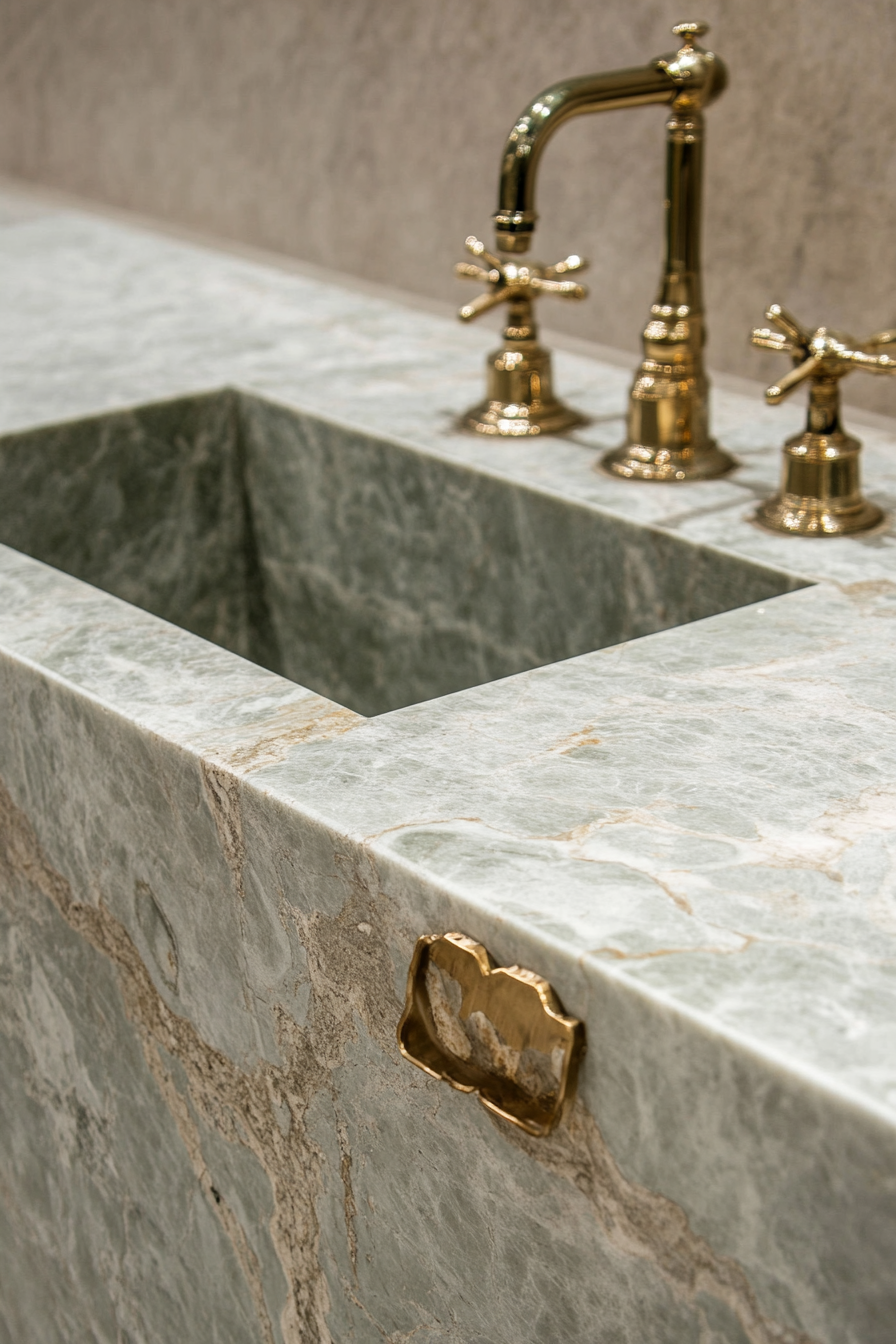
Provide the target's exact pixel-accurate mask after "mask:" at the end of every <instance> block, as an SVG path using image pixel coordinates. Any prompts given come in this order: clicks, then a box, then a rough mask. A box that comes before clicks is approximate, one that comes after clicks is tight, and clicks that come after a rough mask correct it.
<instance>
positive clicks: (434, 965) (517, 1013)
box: [398, 933, 585, 1135]
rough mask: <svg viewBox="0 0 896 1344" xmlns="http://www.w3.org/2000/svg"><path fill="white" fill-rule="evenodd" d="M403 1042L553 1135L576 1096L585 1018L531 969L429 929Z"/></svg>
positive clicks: (414, 1057)
mask: <svg viewBox="0 0 896 1344" xmlns="http://www.w3.org/2000/svg"><path fill="white" fill-rule="evenodd" d="M398 1044H399V1048H400V1049H401V1053H402V1054H403V1055H404V1057H405V1059H409V1060H410V1061H411V1063H412V1064H416V1065H417V1067H418V1068H419V1069H423V1071H424V1073H428V1074H429V1075H430V1077H432V1078H441V1079H444V1080H445V1082H446V1083H450V1084H451V1086H452V1087H455V1088H457V1090H458V1091H459V1092H478V1094H479V1100H480V1101H481V1102H482V1104H483V1106H485V1107H487V1109H488V1110H490V1111H493V1112H494V1113H495V1115H500V1116H501V1118H502V1119H504V1120H509V1121H510V1123H511V1124H512V1125H518V1126H519V1128H520V1129H524V1130H526V1131H527V1133H529V1134H536V1135H545V1134H549V1133H550V1131H551V1130H552V1129H553V1128H554V1126H555V1125H556V1124H557V1122H558V1121H559V1120H560V1119H561V1117H562V1116H563V1114H564V1112H565V1111H566V1109H567V1108H568V1106H569V1105H570V1103H571V1102H572V1100H573V1098H574V1096H575V1090H576V1076H577V1073H578V1067H579V1062H580V1060H581V1058H582V1055H583V1053H584V1050H585V1027H584V1024H583V1023H582V1022H580V1021H579V1020H578V1018H575V1017H567V1016H566V1014H565V1013H564V1012H563V1009H562V1007H561V1005H560V1002H559V1000H558V999H557V996H556V994H555V993H554V991H553V990H552V989H551V987H550V985H549V984H548V983H547V981H546V980H542V978H541V977H540V976H538V975H535V973H534V972H533V971H526V970H523V969H522V967H520V966H496V965H495V963H494V962H493V960H492V958H491V957H490V956H489V954H488V952H487V951H486V949H485V948H484V947H483V946H482V944H481V943H476V942H474V941H473V939H472V938H467V937H466V936H465V935H464V934H462V933H445V934H437V933H427V934H424V935H423V937H422V938H418V940H417V946H416V947H415V948H414V955H413V958H412V959H411V965H410V969H409V971H408V989H407V999H406V1001H405V1008H404V1013H403V1014H402V1018H401V1021H400V1022H399V1024H398Z"/></svg>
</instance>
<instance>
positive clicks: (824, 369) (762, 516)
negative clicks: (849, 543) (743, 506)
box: [751, 303, 896, 537]
mask: <svg viewBox="0 0 896 1344" xmlns="http://www.w3.org/2000/svg"><path fill="white" fill-rule="evenodd" d="M765 316H766V320H767V321H769V322H774V324H775V326H776V327H778V331H769V329H768V328H767V327H759V328H757V329H756V330H755V331H754V332H753V333H752V336H751V340H752V342H753V344H754V345H758V346H761V347H762V348H763V349H765V350H776V351H781V352H786V353H787V354H789V355H790V356H791V358H792V359H793V364H794V367H793V368H792V369H791V370H790V372H789V373H785V375H784V377H783V378H782V379H781V380H780V381H779V382H777V383H775V385H774V386H773V387H770V388H768V389H767V391H766V394H765V399H766V401H767V402H768V403H769V405H770V406H776V405H777V404H778V403H779V402H781V401H783V400H784V398H785V397H786V396H789V395H790V393H791V392H792V391H793V390H794V388H795V387H798V386H799V384H800V383H802V382H803V381H805V380H806V379H808V380H809V414H808V418H807V420H806V428H805V429H804V430H803V432H802V434H795V435H794V436H793V438H791V439H787V441H786V442H785V444H784V449H783V452H784V479H783V481H782V484H781V489H780V491H779V492H778V494H777V495H773V496H772V497H771V498H770V499H767V500H766V501H765V502H764V503H763V504H761V505H760V506H759V508H758V509H757V511H756V520H757V522H760V523H762V525H763V527H768V528H771V529H772V531H774V532H790V533H793V534H795V535H797V536H805V537H825V536H827V537H831V536H843V535H844V534H846V533H848V532H866V531H867V530H868V528H870V527H876V526H877V524H878V523H879V522H881V521H882V519H883V516H884V515H883V512H882V511H881V510H880V509H879V508H878V507H877V505H876V504H872V503H871V502H870V500H867V499H865V498H864V497H863V495H862V491H861V488H860V481H859V452H860V451H861V447H862V445H861V443H860V442H859V440H858V439H855V438H853V436H852V435H851V434H846V433H845V432H844V430H843V427H842V425H841V424H840V379H841V378H845V377H846V375H847V374H848V373H852V371H853V369H864V370H865V371H866V372H867V373H896V358H894V357H893V356H892V355H888V354H887V353H886V351H885V350H882V347H883V346H887V345H890V346H892V345H893V344H894V343H896V331H881V332H878V334H877V335H876V336H870V337H869V338H868V339H867V340H865V341H854V340H853V339H852V337H851V336H845V335H843V333H842V332H836V331H831V330H830V329H829V328H828V327H818V328H817V330H816V331H814V332H810V331H808V330H806V328H805V327H802V326H800V324H799V322H797V320H796V318H795V317H792V316H791V314H790V313H788V312H787V310H786V308H782V307H781V305H780V304H779V303H773V304H771V306H770V307H769V308H767V309H766V313H765Z"/></svg>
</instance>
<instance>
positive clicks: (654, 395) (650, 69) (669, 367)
mask: <svg viewBox="0 0 896 1344" xmlns="http://www.w3.org/2000/svg"><path fill="white" fill-rule="evenodd" d="M705 31H706V28H705V25H703V24H699V23H681V24H678V25H676V27H675V28H674V29H673V32H674V33H675V34H676V35H677V36H679V37H680V38H681V39H682V46H681V48H680V50H678V51H677V52H674V53H672V54H671V55H669V56H665V57H660V58H658V59H657V60H655V61H652V62H650V64H648V65H645V66H643V67H637V68H635V69H632V70H614V71H610V72H607V73H603V74H597V75H586V76H584V77H582V78H579V79H569V80H563V81H561V82H560V83H558V84H553V85H552V86H551V87H550V88H549V89H545V91H544V92H543V93H541V94H539V96H538V97H537V98H536V99H535V100H534V101H533V102H532V103H531V104H530V105H529V106H528V107H527V108H526V110H525V111H524V112H523V114H522V115H521V116H520V117H519V118H518V119H517V121H516V122H515V124H514V127H513V130H512V131H511V133H510V136H509V138H508V140H507V145H506V147H505V150H504V155H503V158H502V161H501V176H500V185H499V194H498V211H497V213H496V215H495V217H494V222H495V241H496V245H497V249H498V251H499V252H503V253H523V252H527V251H528V250H529V245H530V242H531V239H532V234H533V231H534V229H535V223H536V220H537V217H538V216H537V214H536V211H535V186H536V179H537V173H538V165H539V162H540V160H541V155H542V152H543V151H544V148H545V145H546V144H547V142H548V140H549V139H550V138H551V136H552V135H553V134H554V133H555V131H557V130H558V129H559V127H560V126H562V125H563V123H564V122H566V121H568V120H569V119H570V118H571V117H575V116H581V115H584V114H586V113H591V112H609V111H613V110H615V109H619V108H626V107H643V106H645V105H648V104H651V103H656V104H658V105H663V106H667V107H669V108H670V115H669V118H668V120H667V122H666V130H667V154H666V202H665V206H666V239H665V243H666V246H665V262H664V266H663V274H662V279H661V282H660V288H659V293H658V294H657V298H656V302H655V303H654V305H653V307H652V308H651V312H650V320H649V321H648V323H647V326H646V327H645V329H644V333H643V344H644V358H643V360H642V362H641V366H640V368H639V369H638V371H637V373H636V375H635V381H634V384H633V386H632V390H631V395H630V400H629V413H628V425H627V431H628V432H627V438H626V442H625V443H624V444H623V445H622V447H621V448H618V449H615V450H614V451H613V452H612V453H609V454H607V456H606V457H605V458H604V461H603V465H604V466H605V467H606V468H607V469H609V470H610V471H612V472H614V473H615V474H617V475H620V476H624V477H634V478H640V479H642V480H666V481H669V480H687V479H691V480H693V479H699V478H705V477H708V476H717V475H720V474H721V473H722V472H725V471H727V470H729V468H730V467H731V466H732V465H733V462H732V459H731V458H730V457H728V455H727V454H726V453H724V452H722V450H721V449H720V448H719V447H718V446H717V445H716V444H715V443H714V441H713V440H712V439H711V438H710V434H709V422H708V405H707V402H708V384H707V379H706V374H705V371H704V368H703V345H704V343H705V340H706V333H705V325H704V313H703V295H702V285H701V274H700V218H701V198H702V185H703V135H704V127H703V109H704V107H706V106H707V105H708V104H709V103H711V102H712V101H713V100H714V99H715V98H717V97H718V96H719V94H720V93H722V91H723V90H724V88H725V86H726V83H727V72H726V70H725V67H724V65H723V64H722V62H721V61H720V60H719V59H718V57H716V56H714V55H713V53H712V52H709V51H705V50H703V49H702V48H701V47H699V46H698V45H697V38H699V37H700V36H702V34H703V33H704V32H705Z"/></svg>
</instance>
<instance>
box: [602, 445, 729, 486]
mask: <svg viewBox="0 0 896 1344" xmlns="http://www.w3.org/2000/svg"><path fill="white" fill-rule="evenodd" d="M599 466H601V467H603V469H604V471H608V472H609V473H610V475H612V476H621V477H622V478H623V479H624V480H627V481H675V482H678V481H708V480H712V478H713V477H715V476H724V475H725V473H726V472H728V471H731V469H732V467H736V466H737V462H736V461H735V460H734V458H733V457H729V455H728V454H727V453H726V452H725V451H724V450H723V449H722V448H720V447H719V446H718V444H717V443H716V442H715V440H713V439H710V441H709V442H708V443H707V444H704V445H703V446H702V447H700V448H699V449H693V448H692V449H683V450H682V451H680V452H676V451H674V450H673V449H670V448H649V447H647V446H645V445H644V444H641V443H624V444H623V445H622V447H621V448H613V449H612V450H611V451H610V452H609V453H604V455H603V457H602V458H601V460H600V463H599Z"/></svg>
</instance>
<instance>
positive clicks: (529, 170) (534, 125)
mask: <svg viewBox="0 0 896 1344" xmlns="http://www.w3.org/2000/svg"><path fill="white" fill-rule="evenodd" d="M678 92H679V90H678V87H677V86H676V85H675V84H674V83H673V81H672V80H671V79H670V78H669V75H668V74H667V73H666V70H665V68H662V67H660V66H659V65H657V63H656V62H654V63H652V64H650V65H646V66H636V67H635V68H634V69H632V70H608V71H604V72H603V73H602V74H597V75H582V76H581V77H579V78H578V79H564V80H561V81H560V82H559V83H557V84H552V85H551V86H550V88H548V89H545V90H544V92H543V93H540V94H539V95H538V97H537V98H535V99H533V101H532V102H531V103H530V104H529V106H528V107H527V108H526V109H525V110H524V111H523V112H522V113H521V114H520V116H519V117H517V119H516V121H515V122H514V125H513V129H512V131H511V132H510V135H509V136H508V137H507V144H506V145H505V147H504V154H503V157H502V160H501V178H500V182H499V185H498V210H497V213H496V215H495V217H494V222H495V240H496V244H497V247H498V250H499V251H501V252H528V250H529V244H530V242H531V239H532V234H533V232H534V230H535V221H536V219H537V218H538V216H537V215H536V213H535V179H536V175H537V170H538V164H539V160H540V158H541V154H542V151H543V150H544V147H545V145H546V144H547V142H548V140H549V139H550V138H551V136H552V135H553V134H554V132H555V131H557V130H559V129H560V127H561V126H562V125H563V123H564V122H565V121H569V119H570V118H571V117H578V116H582V115H584V114H585V113H588V112H612V111H614V110H617V109H619V108H623V107H643V106H645V105H647V104H650V103H660V104H662V103H671V102H672V100H673V99H674V98H675V96H676V94H677V93H678Z"/></svg>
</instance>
